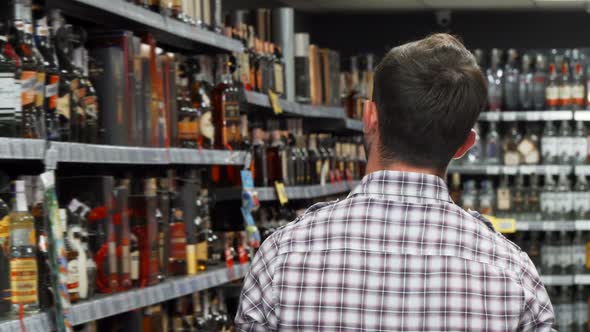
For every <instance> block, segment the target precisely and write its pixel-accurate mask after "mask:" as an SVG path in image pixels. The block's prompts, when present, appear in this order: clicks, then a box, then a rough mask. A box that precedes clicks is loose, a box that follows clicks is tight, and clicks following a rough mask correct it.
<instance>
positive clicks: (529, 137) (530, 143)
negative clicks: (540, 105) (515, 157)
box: [516, 127, 541, 165]
mask: <svg viewBox="0 0 590 332" xmlns="http://www.w3.org/2000/svg"><path fill="white" fill-rule="evenodd" d="M536 132H537V129H536V128H535V127H527V129H526V132H525V135H524V138H523V139H522V140H521V141H520V143H518V146H517V147H516V149H517V150H518V152H519V153H520V156H521V161H522V163H524V164H527V165H536V164H538V163H539V162H540V161H541V153H540V152H539V136H538V135H537V134H536Z"/></svg>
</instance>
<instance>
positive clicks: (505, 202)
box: [498, 188, 511, 211]
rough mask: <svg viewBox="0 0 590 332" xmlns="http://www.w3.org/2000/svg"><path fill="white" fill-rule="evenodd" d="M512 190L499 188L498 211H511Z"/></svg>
mask: <svg viewBox="0 0 590 332" xmlns="http://www.w3.org/2000/svg"><path fill="white" fill-rule="evenodd" d="M510 203H511V199H510V189H507V188H498V210H503V211H506V210H510Z"/></svg>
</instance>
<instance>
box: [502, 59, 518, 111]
mask: <svg viewBox="0 0 590 332" xmlns="http://www.w3.org/2000/svg"><path fill="white" fill-rule="evenodd" d="M517 57H518V53H517V52H516V50H515V49H513V48H511V49H509V50H508V59H507V62H506V65H505V66H504V107H505V109H507V110H516V109H517V108H518V78H519V76H520V73H519V70H518V67H517V66H516V58H517Z"/></svg>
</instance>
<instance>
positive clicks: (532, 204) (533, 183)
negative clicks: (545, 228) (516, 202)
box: [526, 174, 542, 220]
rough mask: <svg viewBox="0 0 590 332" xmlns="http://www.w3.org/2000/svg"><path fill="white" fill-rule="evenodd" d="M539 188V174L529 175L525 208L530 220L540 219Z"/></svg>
mask: <svg viewBox="0 0 590 332" xmlns="http://www.w3.org/2000/svg"><path fill="white" fill-rule="evenodd" d="M540 195H541V189H540V187H539V176H538V175H537V174H533V175H531V178H530V186H529V189H528V193H527V196H526V197H527V203H526V205H527V210H528V215H529V216H528V218H530V219H531V220H541V219H542V215H541V197H540Z"/></svg>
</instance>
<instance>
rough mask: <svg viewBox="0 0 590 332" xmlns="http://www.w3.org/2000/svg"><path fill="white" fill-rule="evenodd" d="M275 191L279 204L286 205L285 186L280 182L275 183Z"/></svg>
mask: <svg viewBox="0 0 590 332" xmlns="http://www.w3.org/2000/svg"><path fill="white" fill-rule="evenodd" d="M275 189H276V191H277V197H278V198H279V203H281V205H285V204H287V202H289V198H288V197H287V192H286V191H285V185H284V184H283V183H282V182H279V181H276V182H275Z"/></svg>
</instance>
